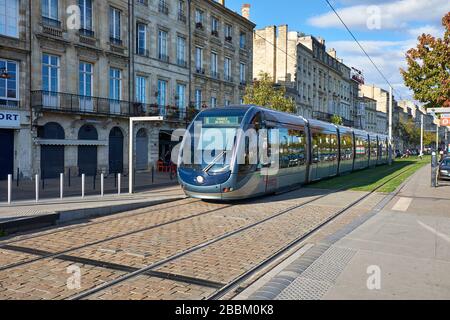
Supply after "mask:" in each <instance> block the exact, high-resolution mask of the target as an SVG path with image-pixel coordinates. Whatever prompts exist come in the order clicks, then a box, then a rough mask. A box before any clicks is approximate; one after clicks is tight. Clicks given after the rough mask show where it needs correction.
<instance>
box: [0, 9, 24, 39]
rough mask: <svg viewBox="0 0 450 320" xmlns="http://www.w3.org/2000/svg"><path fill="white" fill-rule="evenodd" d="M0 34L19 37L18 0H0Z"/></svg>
mask: <svg viewBox="0 0 450 320" xmlns="http://www.w3.org/2000/svg"><path fill="white" fill-rule="evenodd" d="M0 34H3V35H5V36H9V37H15V38H17V37H19V0H3V1H0Z"/></svg>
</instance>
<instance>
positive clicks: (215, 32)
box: [211, 30, 219, 37]
mask: <svg viewBox="0 0 450 320" xmlns="http://www.w3.org/2000/svg"><path fill="white" fill-rule="evenodd" d="M211 35H213V36H214V37H219V31H218V30H212V31H211Z"/></svg>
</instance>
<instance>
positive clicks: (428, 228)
mask: <svg viewBox="0 0 450 320" xmlns="http://www.w3.org/2000/svg"><path fill="white" fill-rule="evenodd" d="M417 223H418V224H419V225H420V226H421V227H422V228H424V229H426V230H428V231H430V232H432V233H434V234H435V235H437V236H438V237H439V238H441V239H444V240H445V241H447V242H448V243H450V237H449V236H447V235H446V234H443V233H441V232H439V231H437V230H436V229H434V228H433V227H430V226H429V225H426V224H425V223H423V222H422V221H419V220H417Z"/></svg>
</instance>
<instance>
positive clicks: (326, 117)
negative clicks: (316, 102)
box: [313, 111, 333, 122]
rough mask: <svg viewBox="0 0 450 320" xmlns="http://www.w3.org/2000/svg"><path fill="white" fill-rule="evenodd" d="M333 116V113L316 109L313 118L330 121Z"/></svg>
mask: <svg viewBox="0 0 450 320" xmlns="http://www.w3.org/2000/svg"><path fill="white" fill-rule="evenodd" d="M332 116H333V115H332V114H330V113H326V112H321V111H314V112H313V118H314V119H317V120H321V121H327V122H330V121H331V117H332Z"/></svg>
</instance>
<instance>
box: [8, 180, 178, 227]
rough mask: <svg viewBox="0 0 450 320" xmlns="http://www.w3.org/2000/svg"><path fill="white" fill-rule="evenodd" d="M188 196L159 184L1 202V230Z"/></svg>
mask: <svg viewBox="0 0 450 320" xmlns="http://www.w3.org/2000/svg"><path fill="white" fill-rule="evenodd" d="M183 198H185V195H184V193H183V191H182V190H181V188H180V187H179V186H170V187H160V188H155V189H152V190H151V191H146V192H139V193H135V194H128V193H122V194H121V195H117V194H114V195H105V196H104V197H100V196H99V195H93V196H86V197H85V198H81V197H66V198H64V199H63V200H61V199H46V200H40V201H39V202H38V203H36V202H35V201H32V200H27V201H15V202H13V203H12V204H10V205H8V204H6V203H1V204H0V230H1V231H4V232H7V233H12V232H17V231H24V230H29V229H34V228H37V227H42V226H48V225H53V224H57V223H61V222H69V221H72V220H78V219H84V218H91V217H95V216H104V215H109V214H114V213H118V212H123V211H129V210H134V209H139V208H143V207H148V206H151V205H155V204H159V203H164V202H169V201H174V200H178V199H183Z"/></svg>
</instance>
